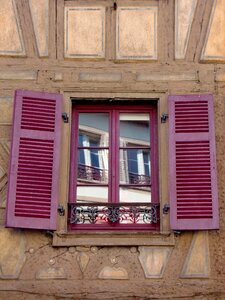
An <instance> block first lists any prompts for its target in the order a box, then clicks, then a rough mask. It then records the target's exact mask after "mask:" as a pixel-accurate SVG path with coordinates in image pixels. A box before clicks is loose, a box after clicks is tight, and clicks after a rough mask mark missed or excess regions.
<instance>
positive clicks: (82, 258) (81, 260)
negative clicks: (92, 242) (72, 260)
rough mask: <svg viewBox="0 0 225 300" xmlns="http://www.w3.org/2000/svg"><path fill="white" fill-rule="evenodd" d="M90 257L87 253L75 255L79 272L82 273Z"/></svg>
mask: <svg viewBox="0 0 225 300" xmlns="http://www.w3.org/2000/svg"><path fill="white" fill-rule="evenodd" d="M89 260H90V257H89V255H88V254H87V253H85V252H81V253H79V254H78V255H77V262H78V264H79V267H80V270H81V272H84V271H85V269H86V267H87V265H88V263H89Z"/></svg>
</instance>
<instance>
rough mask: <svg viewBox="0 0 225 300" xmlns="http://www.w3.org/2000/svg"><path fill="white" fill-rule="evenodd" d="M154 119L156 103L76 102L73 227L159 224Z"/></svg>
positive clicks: (71, 185) (73, 155)
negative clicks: (82, 103)
mask: <svg viewBox="0 0 225 300" xmlns="http://www.w3.org/2000/svg"><path fill="white" fill-rule="evenodd" d="M156 120H157V114H156V106H155V105H147V106H146V105H129V106H128V105H125V104H122V105H121V106H119V105H117V104H109V105H101V104H96V105H91V106H87V105H74V107H73V126H72V130H73V131H72V147H71V159H72V168H71V182H70V204H71V207H72V212H71V214H72V217H71V220H73V221H72V223H73V225H71V226H72V228H81V229H85V228H89V227H88V226H91V224H92V225H93V224H95V225H96V226H97V227H95V228H98V226H99V229H101V228H111V229H113V230H114V229H116V228H120V227H121V228H126V226H128V225H129V228H131V229H132V228H136V226H141V228H143V229H147V228H148V229H149V228H156V227H157V210H156V206H157V204H158V202H159V201H158V193H157V190H158V188H157V185H158V170H157V163H156V162H157V139H156V138H157V131H156V126H157V121H156ZM153 215H154V217H153ZM153 220H155V221H153ZM82 226H84V227H82ZM85 226H86V227H85Z"/></svg>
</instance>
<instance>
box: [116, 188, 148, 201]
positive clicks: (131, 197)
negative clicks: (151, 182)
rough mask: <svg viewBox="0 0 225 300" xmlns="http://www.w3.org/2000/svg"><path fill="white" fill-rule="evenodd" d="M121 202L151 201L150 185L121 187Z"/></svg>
mask: <svg viewBox="0 0 225 300" xmlns="http://www.w3.org/2000/svg"><path fill="white" fill-rule="evenodd" d="M120 202H132V203H134V202H136V203H142V202H151V190H150V187H140V188H133V187H120Z"/></svg>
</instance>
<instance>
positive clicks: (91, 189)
mask: <svg viewBox="0 0 225 300" xmlns="http://www.w3.org/2000/svg"><path fill="white" fill-rule="evenodd" d="M76 202H77V203H87V202H88V203H96V202H101V203H104V202H108V187H105V186H97V187H96V186H78V187H77V200H76Z"/></svg>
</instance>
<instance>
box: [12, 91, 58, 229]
mask: <svg viewBox="0 0 225 300" xmlns="http://www.w3.org/2000/svg"><path fill="white" fill-rule="evenodd" d="M61 102H62V96H61V95H59V94H50V93H40V92H32V91H24V90H18V91H16V93H15V99H14V122H13V136H12V146H11V161H10V172H9V188H8V199H7V218H6V226H7V227H19V228H34V229H50V230H55V229H56V213H57V202H58V176H59V158H60V157H59V155H60V151H59V149H60V127H61V105H62V103H61Z"/></svg>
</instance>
